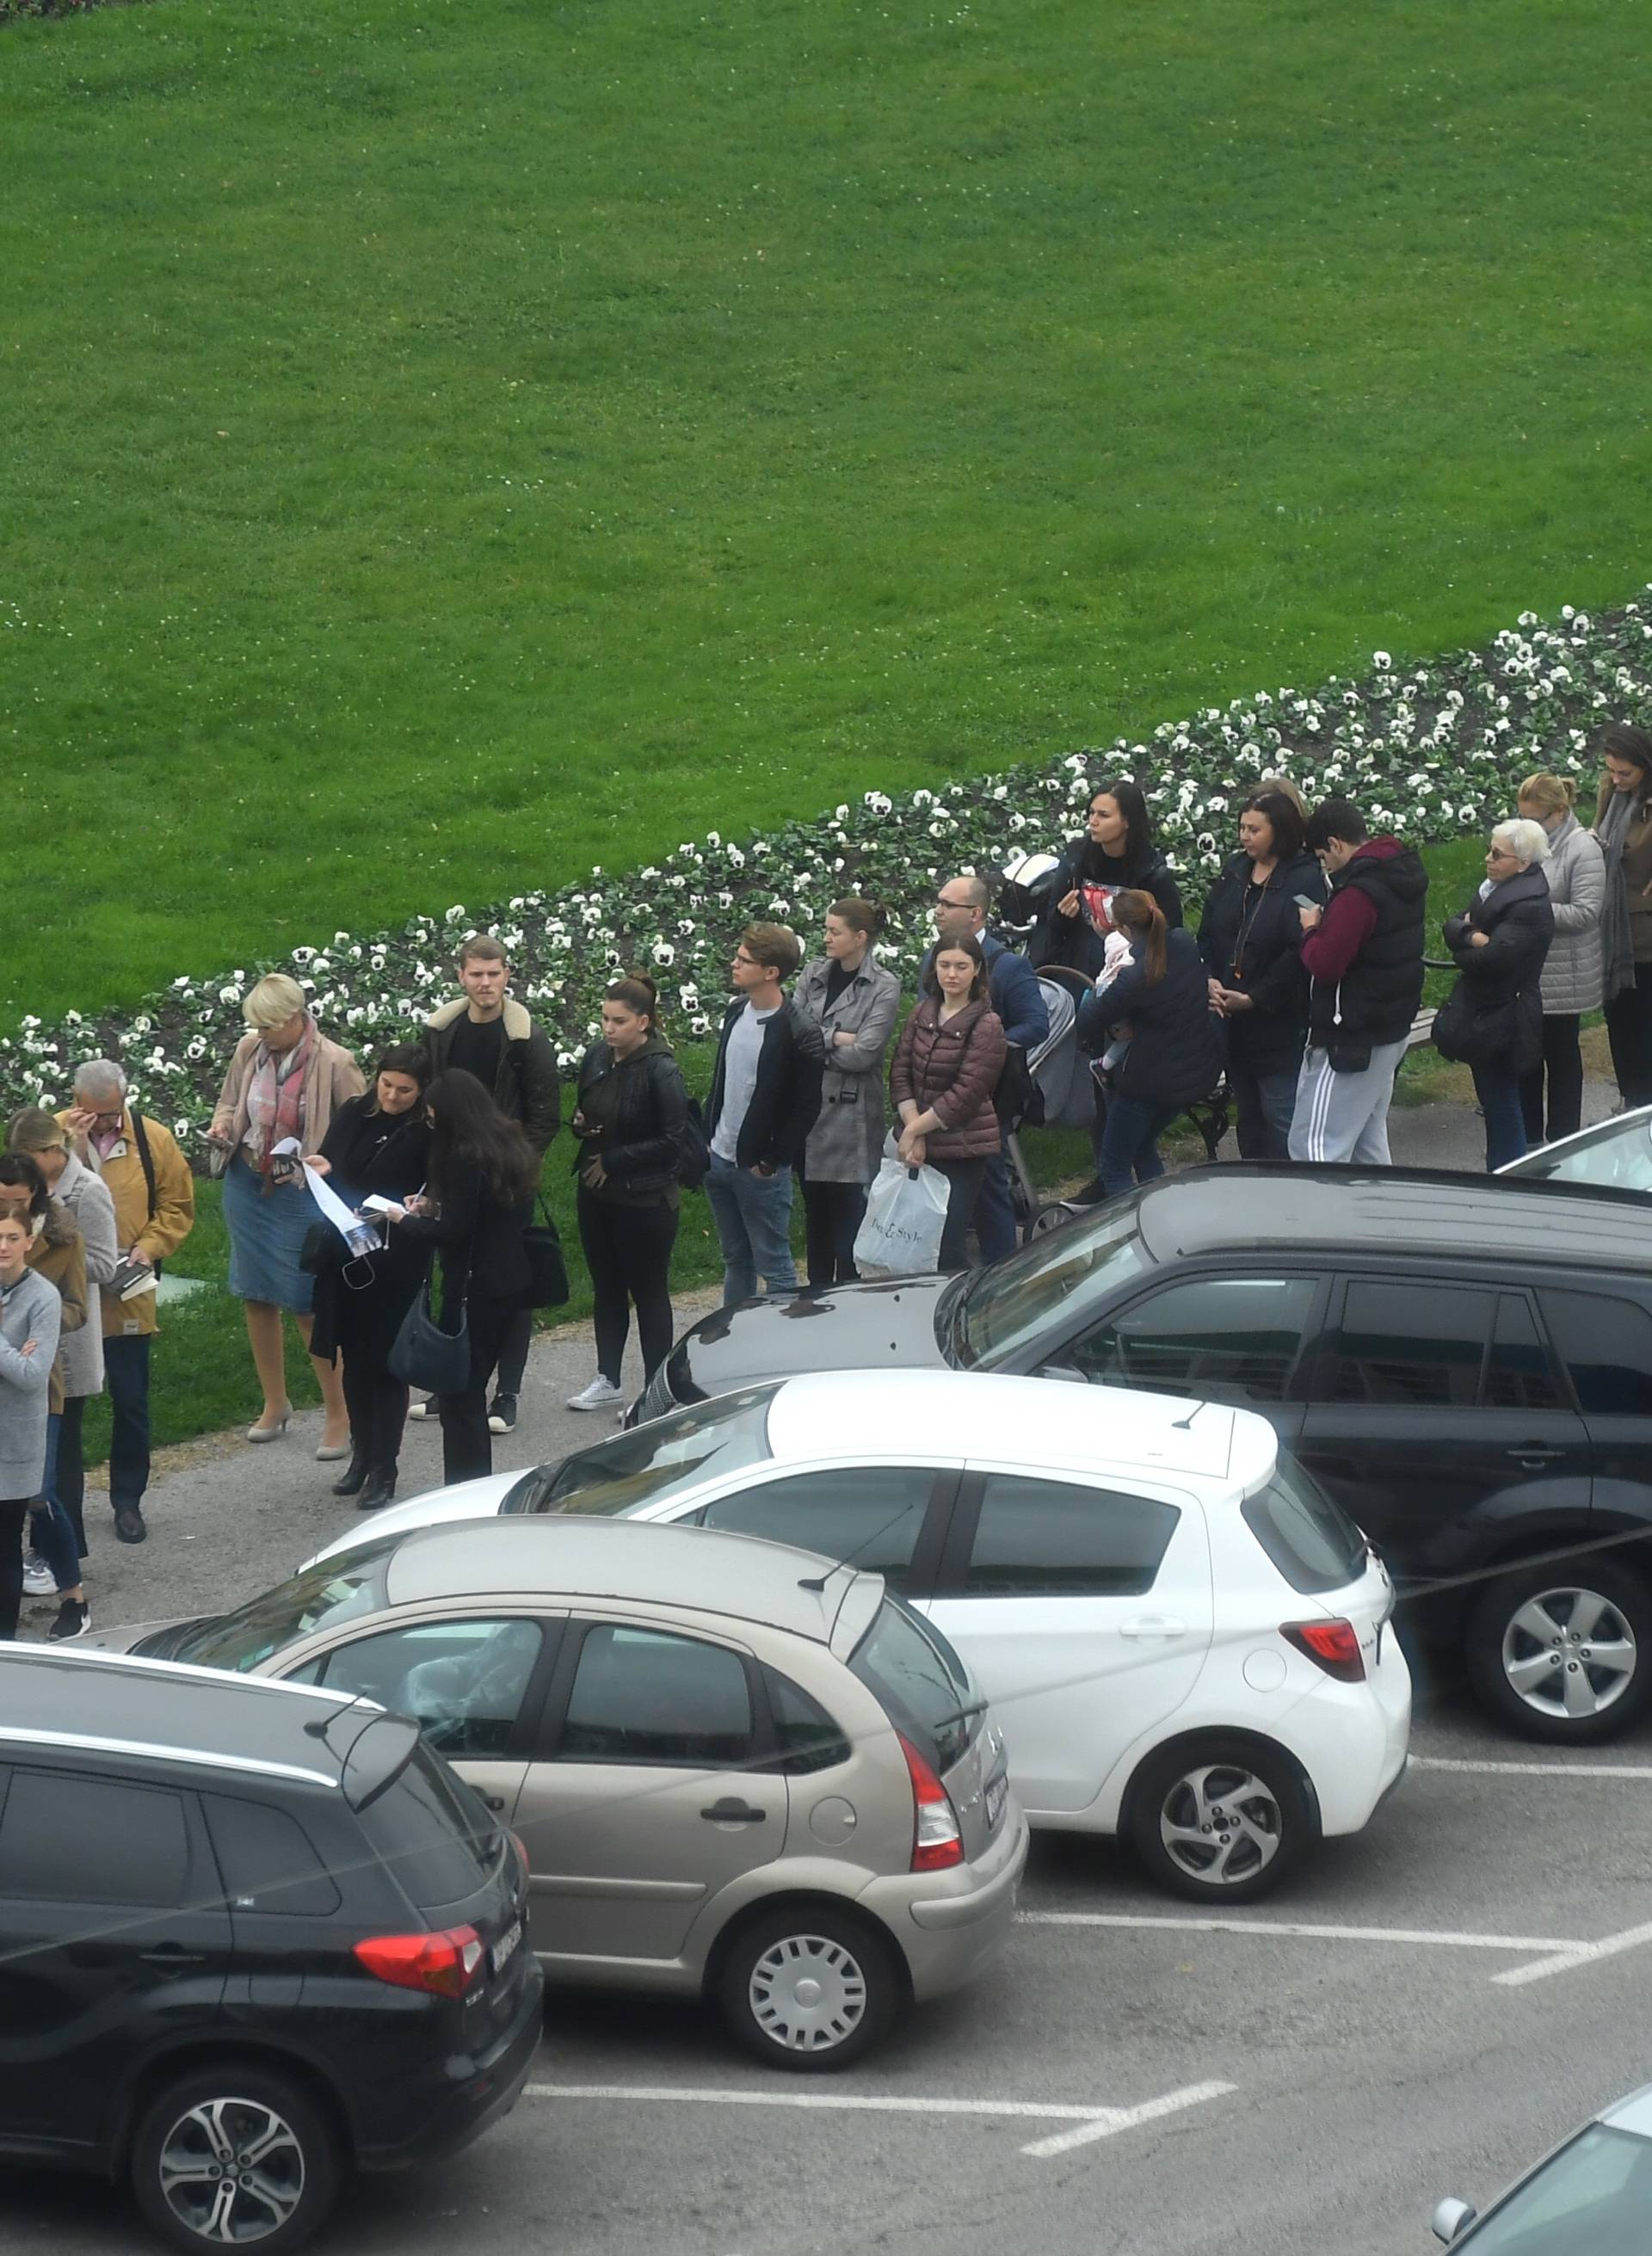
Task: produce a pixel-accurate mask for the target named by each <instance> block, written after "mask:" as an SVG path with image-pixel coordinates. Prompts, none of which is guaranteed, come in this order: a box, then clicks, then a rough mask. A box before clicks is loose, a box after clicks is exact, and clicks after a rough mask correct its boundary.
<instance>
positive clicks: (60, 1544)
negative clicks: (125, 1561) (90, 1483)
mask: <svg viewBox="0 0 1652 2256" xmlns="http://www.w3.org/2000/svg"><path fill="white" fill-rule="evenodd" d="M62 1423H63V1421H62V1419H61V1418H60V1417H57V1416H55V1415H53V1416H52V1417H50V1418H48V1419H47V1420H46V1477H45V1478H44V1479H43V1480H42V1481H41V1483H40V1495H41V1501H40V1502H39V1504H32V1505H30V1507H29V1541H30V1542H31V1543H32V1545H33V1547H34V1548H35V1549H36V1550H37V1551H38V1552H39V1555H40V1556H41V1557H42V1558H43V1559H44V1560H45V1562H46V1565H47V1566H48V1567H49V1568H50V1569H51V1570H52V1578H53V1581H54V1582H55V1583H56V1584H57V1586H58V1588H59V1590H78V1589H79V1588H80V1583H81V1551H80V1546H79V1545H78V1544H77V1543H76V1542H75V1540H74V1528H73V1526H71V1525H70V1523H69V1516H68V1514H67V1512H65V1511H64V1509H63V1507H62V1505H60V1504H59V1503H58V1501H57V1499H56V1497H55V1495H54V1494H53V1491H54V1490H55V1489H56V1487H57V1444H58V1434H59V1431H60V1428H61V1426H62Z"/></svg>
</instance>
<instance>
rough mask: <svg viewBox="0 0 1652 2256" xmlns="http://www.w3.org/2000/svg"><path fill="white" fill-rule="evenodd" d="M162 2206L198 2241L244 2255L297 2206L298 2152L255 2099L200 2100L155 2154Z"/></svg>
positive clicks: (290, 2134)
mask: <svg viewBox="0 0 1652 2256" xmlns="http://www.w3.org/2000/svg"><path fill="white" fill-rule="evenodd" d="M160 2189H161V2191H162V2193H163V2194H164V2195H165V2196H166V2206H167V2207H168V2209H170V2210H172V2212H173V2216H174V2217H177V2219H178V2220H179V2222H180V2224H182V2225H184V2226H185V2227H187V2230H188V2231H190V2232H192V2233H194V2235H195V2237H196V2238H197V2239H200V2240H205V2241H212V2242H215V2243H217V2244H218V2245H221V2246H223V2247H226V2248H246V2247H251V2246H253V2245H256V2244H257V2243H258V2241H260V2240H265V2239H267V2238H269V2236H270V2234H271V2233H272V2232H274V2231H278V2230H279V2227H280V2226H282V2225H283V2224H286V2221H287V2219H288V2218H289V2217H291V2216H292V2214H293V2210H295V2209H296V2208H297V2207H298V2205H299V2203H300V2201H301V2200H302V2199H303V2198H304V2149H303V2147H301V2146H300V2143H299V2139H298V2135H297V2133H295V2132H294V2131H293V2127H292V2126H291V2125H290V2124H288V2123H286V2122H285V2121H284V2120H283V2119H282V2118H281V2117H280V2116H279V2115H278V2114H277V2113H276V2112H275V2111H274V2110H273V2108H270V2107H266V2106H265V2104H264V2103H263V2102H262V2101H261V2100H258V2099H207V2100H203V2101H202V2102H201V2104H200V2105H199V2106H198V2107H192V2108H190V2110H189V2111H188V2112H187V2114H185V2115H180V2117H179V2118H178V2120H177V2121H176V2122H175V2123H174V2124H173V2126H172V2128H171V2130H170V2131H168V2133H166V2139H165V2140H164V2142H163V2143H162V2146H161V2150H160Z"/></svg>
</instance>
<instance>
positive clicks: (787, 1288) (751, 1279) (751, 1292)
mask: <svg viewBox="0 0 1652 2256" xmlns="http://www.w3.org/2000/svg"><path fill="white" fill-rule="evenodd" d="M705 1195H706V1200H707V1202H708V1204H709V1205H710V1209H711V1219H712V1220H713V1222H715V1223H716V1224H717V1243H718V1244H719V1245H720V1246H721V1247H722V1248H723V1305H724V1308H732V1307H733V1306H734V1304H735V1302H736V1301H751V1300H755V1299H756V1297H757V1280H758V1279H759V1277H761V1278H762V1280H763V1282H764V1283H765V1285H766V1287H768V1289H769V1291H770V1292H771V1293H792V1292H795V1291H796V1289H797V1271H796V1269H795V1268H794V1265H793V1263H792V1237H791V1229H792V1171H791V1169H790V1168H789V1167H779V1168H777V1169H776V1170H775V1172H774V1173H773V1174H772V1175H767V1176H764V1175H754V1174H752V1170H751V1169H750V1167H736V1166H735V1164H734V1162H733V1161H732V1160H725V1159H724V1158H723V1156H722V1154H721V1153H717V1152H714V1153H712V1154H711V1171H710V1174H708V1175H707V1177H706V1179H705Z"/></svg>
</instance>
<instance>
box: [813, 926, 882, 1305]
mask: <svg viewBox="0 0 1652 2256" xmlns="http://www.w3.org/2000/svg"><path fill="white" fill-rule="evenodd" d="M887 922H888V915H887V913H886V911H885V910H884V909H882V908H880V907H879V905H878V903H877V902H876V901H865V900H862V899H859V897H858V895H851V897H850V898H849V899H847V900H841V901H834V902H833V903H832V905H831V906H830V909H828V910H827V912H826V948H825V953H824V954H823V955H817V956H816V957H815V959H814V961H813V962H810V963H806V964H805V965H804V966H803V969H802V971H801V973H800V975H799V976H798V982H797V989H796V992H795V994H794V997H793V1001H794V1005H795V1006H796V1008H797V1009H798V1010H799V1011H800V1012H801V1013H802V1015H803V1016H804V1017H805V1018H806V1019H812V1020H813V1021H814V1023H815V1025H816V1026H818V1027H819V1028H820V1030H821V1035H822V1039H823V1040H824V1042H825V1045H826V1071H825V1076H824V1079H823V1082H822V1088H821V1105H820V1114H819V1117H818V1118H817V1119H816V1120H815V1125H814V1126H813V1128H811V1129H810V1131H809V1132H808V1143H807V1145H806V1146H804V1150H803V1167H802V1181H803V1212H804V1215H805V1217H806V1223H807V1245H808V1281H809V1283H810V1284H811V1285H817V1286H820V1285H852V1284H853V1283H854V1282H855V1280H856V1277H857V1274H858V1272H857V1271H856V1268H855V1233H856V1231H857V1230H858V1229H859V1228H860V1224H861V1220H862V1217H863V1216H865V1211H866V1192H867V1189H868V1188H869V1187H870V1185H871V1183H872V1178H873V1176H874V1175H875V1174H877V1172H878V1166H879V1160H880V1158H881V1157H882V1153H883V1141H884V1101H883V1064H884V1053H885V1052H886V1050H887V1049H888V1047H889V1037H890V1036H891V1034H893V1032H894V1026H895V1016H896V1013H897V1012H899V1010H900V981H899V980H898V979H897V978H896V977H895V975H894V973H893V971H886V970H885V969H884V968H883V966H882V965H881V964H880V963H879V962H878V960H877V958H876V956H875V955H873V953H872V948H873V943H874V942H875V941H876V940H877V938H878V935H879V933H880V932H881V931H882V930H883V928H884V927H885V925H886V923H887Z"/></svg>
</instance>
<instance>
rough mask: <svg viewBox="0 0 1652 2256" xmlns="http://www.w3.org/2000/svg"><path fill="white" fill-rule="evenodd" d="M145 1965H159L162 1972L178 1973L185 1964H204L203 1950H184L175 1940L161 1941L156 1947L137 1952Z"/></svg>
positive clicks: (204, 1954)
mask: <svg viewBox="0 0 1652 2256" xmlns="http://www.w3.org/2000/svg"><path fill="white" fill-rule="evenodd" d="M138 1957H139V1958H140V1959H141V1960H142V1961H143V1963H144V1964H145V1966H159V1969H160V1970H161V1971H162V1973H163V1974H180V1973H181V1972H182V1971H183V1970H184V1968H185V1967H186V1966H204V1965H205V1964H206V1963H207V1954H206V1952H205V1951H204V1950H185V1949H182V1948H181V1946H180V1944H178V1943H176V1942H163V1943H161V1944H160V1945H159V1948H158V1949H154V1950H140V1951H139V1952H138Z"/></svg>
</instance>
